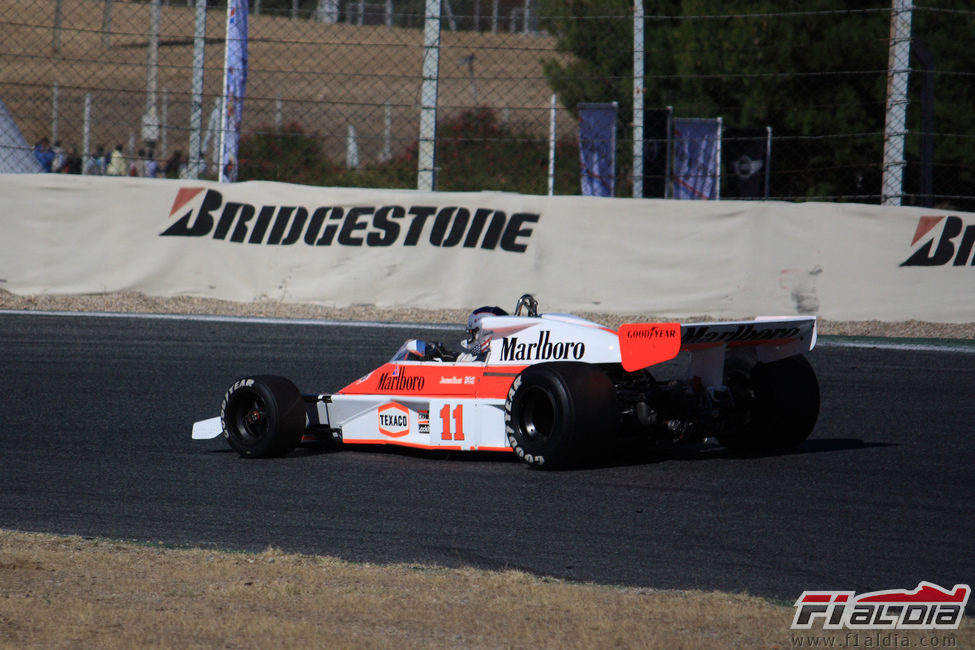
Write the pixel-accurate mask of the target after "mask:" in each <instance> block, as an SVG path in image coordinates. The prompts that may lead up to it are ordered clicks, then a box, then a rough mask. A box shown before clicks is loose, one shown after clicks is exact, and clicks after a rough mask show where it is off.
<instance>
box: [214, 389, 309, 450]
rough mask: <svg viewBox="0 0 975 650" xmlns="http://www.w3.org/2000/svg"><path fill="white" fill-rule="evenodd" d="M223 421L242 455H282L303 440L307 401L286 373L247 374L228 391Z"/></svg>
mask: <svg viewBox="0 0 975 650" xmlns="http://www.w3.org/2000/svg"><path fill="white" fill-rule="evenodd" d="M220 421H221V423H222V424H223V435H224V437H225V438H226V439H227V442H228V443H229V444H230V446H231V447H232V448H233V449H234V451H236V452H237V453H238V454H240V455H241V456H243V457H245V458H268V457H272V456H281V455H283V454H286V453H288V452H289V451H291V450H292V449H294V448H295V446H297V444H298V442H299V441H300V440H301V435H302V433H304V430H305V405H304V401H303V399H302V396H301V392H300V391H299V390H298V388H297V387H296V386H295V385H294V384H293V383H291V381H289V380H287V379H285V378H284V377H276V376H272V375H263V376H255V377H244V378H243V379H239V380H238V381H236V382H234V385H233V386H231V387H230V389H228V390H227V393H226V394H225V395H224V398H223V404H221V406H220Z"/></svg>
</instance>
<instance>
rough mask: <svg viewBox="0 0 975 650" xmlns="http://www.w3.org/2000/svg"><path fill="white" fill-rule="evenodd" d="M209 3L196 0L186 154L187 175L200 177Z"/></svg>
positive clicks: (193, 177)
mask: <svg viewBox="0 0 975 650" xmlns="http://www.w3.org/2000/svg"><path fill="white" fill-rule="evenodd" d="M206 31H207V3H206V2H205V0H196V26H195V27H194V30H193V88H192V90H191V92H192V97H191V98H190V143H189V147H190V150H189V151H188V152H186V154H187V155H186V161H187V163H186V166H187V170H186V175H187V176H188V177H189V178H192V179H194V180H195V179H197V178H199V177H200V166H201V163H202V158H203V145H202V144H201V142H200V131H201V129H202V128H203V65H204V63H205V58H206V52H205V50H206Z"/></svg>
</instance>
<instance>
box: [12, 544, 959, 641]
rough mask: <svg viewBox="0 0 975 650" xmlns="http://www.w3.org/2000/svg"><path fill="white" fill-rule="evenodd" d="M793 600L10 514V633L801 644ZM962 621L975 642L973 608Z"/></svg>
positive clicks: (44, 637)
mask: <svg viewBox="0 0 975 650" xmlns="http://www.w3.org/2000/svg"><path fill="white" fill-rule="evenodd" d="M793 613H794V610H793V608H792V607H791V606H789V605H785V604H774V603H770V602H768V601H766V600H763V599H760V598H755V597H749V596H743V595H730V594H722V593H705V592H691V591H653V590H646V589H626V588H618V587H609V586H599V585H593V584H578V583H567V582H561V581H557V580H551V579H545V578H540V577H536V576H532V575H528V574H525V573H521V572H517V571H504V572H487V571H477V570H474V569H461V570H447V569H441V568H436V567H427V566H417V565H393V566H378V565H368V564H367V565H362V564H351V563H348V562H344V561H341V560H337V559H333V558H328V557H314V556H306V555H291V554H285V553H281V552H279V551H276V550H274V549H268V550H267V551H265V552H263V553H260V554H243V553H222V552H215V551H206V550H199V549H196V550H178V549H169V548H158V547H146V546H137V545H133V544H126V543H120V542H114V541H106V540H93V539H82V538H79V537H58V536H52V535H38V534H24V533H17V532H10V531H2V530H0V647H4V648H15V647H16V648H26V647H32V648H65V647H70V648H75V647H84V648H96V647H97V648H106V649H108V648H134V647H140V648H151V647H182V648H194V647H211V648H212V647H221V648H231V647H232V648H241V647H247V648H264V647H268V648H270V647H319V646H328V647H345V648H351V647H355V648H364V647H369V648H391V647H404V646H405V647H437V648H441V647H464V648H596V647H622V648H732V647H734V648H763V647H764V648H773V647H792V638H793V636H794V634H793V633H792V631H790V629H789V625H790V623H791V620H792V616H793ZM819 634H820V636H823V635H822V632H820V633H819ZM915 636H917V635H915ZM949 636H951V637H952V638H953V639H956V640H957V645H956V646H955V647H973V644H975V630H973V627H972V625H971V624H970V623H968V622H966V623H965V624H964V625H963V628H962V629H961V630H959V631H957V632H952V633H951V634H950V635H949ZM841 638H842V637H841Z"/></svg>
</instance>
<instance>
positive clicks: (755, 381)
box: [718, 355, 819, 451]
mask: <svg viewBox="0 0 975 650" xmlns="http://www.w3.org/2000/svg"><path fill="white" fill-rule="evenodd" d="M725 383H726V384H727V385H728V387H729V388H730V389H731V391H732V396H733V397H734V399H735V404H736V413H735V414H734V416H733V417H735V418H737V423H736V424H735V425H734V426H733V427H732V430H730V431H728V432H726V433H724V434H722V435H720V436H718V440H719V441H720V442H721V443H722V444H723V445H725V446H726V447H728V448H729V449H733V450H736V451H782V450H785V449H791V448H792V447H795V446H796V445H798V444H799V443H801V442H802V441H803V440H805V439H806V438H808V437H809V434H811V433H812V431H813V428H814V427H815V426H816V420H817V419H818V418H819V381H818V380H817V379H816V373H815V371H814V370H813V368H812V366H811V365H810V363H809V361H807V360H806V358H805V357H803V356H802V355H796V356H792V357H787V358H785V359H780V360H778V361H773V362H771V363H755V362H754V361H751V362H750V361H746V360H744V359H741V358H729V359H728V361H727V363H726V365H725Z"/></svg>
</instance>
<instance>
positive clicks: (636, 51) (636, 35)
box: [633, 0, 644, 199]
mask: <svg viewBox="0 0 975 650" xmlns="http://www.w3.org/2000/svg"><path fill="white" fill-rule="evenodd" d="M643 28H644V25H643V0H633V198H635V199H642V198H643V139H644V133H643V130H644V123H643V118H644V111H643V108H644V106H643V100H644V99H643V88H644V69H643V66H644V57H643V50H644V42H643V41H644V34H643Z"/></svg>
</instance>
